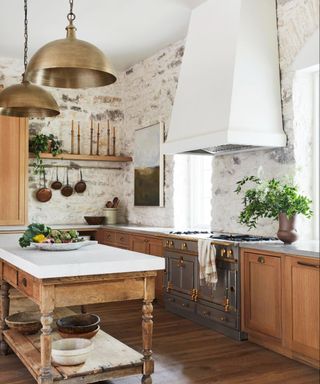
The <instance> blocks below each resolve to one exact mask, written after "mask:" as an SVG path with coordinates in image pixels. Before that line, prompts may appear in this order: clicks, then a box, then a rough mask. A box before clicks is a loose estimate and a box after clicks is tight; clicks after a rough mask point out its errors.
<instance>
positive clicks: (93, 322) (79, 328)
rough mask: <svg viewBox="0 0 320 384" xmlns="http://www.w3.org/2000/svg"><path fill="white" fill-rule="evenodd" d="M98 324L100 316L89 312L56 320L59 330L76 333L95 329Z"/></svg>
mask: <svg viewBox="0 0 320 384" xmlns="http://www.w3.org/2000/svg"><path fill="white" fill-rule="evenodd" d="M99 324H100V317H99V316H98V315H94V314H89V313H85V314H80V315H72V316H67V317H62V318H61V319H59V320H57V327H58V331H59V332H62V333H69V334H78V335H79V334H81V333H82V334H83V333H89V332H93V331H95V330H96V329H97V327H98V325H99Z"/></svg>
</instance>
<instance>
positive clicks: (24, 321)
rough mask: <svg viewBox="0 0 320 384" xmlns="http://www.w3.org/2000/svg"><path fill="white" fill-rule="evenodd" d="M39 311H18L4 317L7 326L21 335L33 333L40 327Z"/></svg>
mask: <svg viewBox="0 0 320 384" xmlns="http://www.w3.org/2000/svg"><path fill="white" fill-rule="evenodd" d="M40 318H41V313H40V312H19V313H14V314H13V315H10V316H8V317H7V318H6V319H5V322H6V324H7V326H8V327H9V328H10V329H14V330H16V331H18V332H20V333H22V334H23V335H33V334H34V333H37V332H39V331H40V329H41V322H40Z"/></svg>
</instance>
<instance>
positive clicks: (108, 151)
mask: <svg viewBox="0 0 320 384" xmlns="http://www.w3.org/2000/svg"><path fill="white" fill-rule="evenodd" d="M107 132H108V147H107V155H108V156H110V120H108V131H107Z"/></svg>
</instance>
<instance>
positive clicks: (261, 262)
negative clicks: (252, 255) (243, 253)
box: [258, 256, 266, 264]
mask: <svg viewBox="0 0 320 384" xmlns="http://www.w3.org/2000/svg"><path fill="white" fill-rule="evenodd" d="M265 262H266V259H265V258H264V257H262V256H260V257H258V263H260V264H265Z"/></svg>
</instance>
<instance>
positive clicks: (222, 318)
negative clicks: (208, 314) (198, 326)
mask: <svg viewBox="0 0 320 384" xmlns="http://www.w3.org/2000/svg"><path fill="white" fill-rule="evenodd" d="M214 320H216V321H227V319H226V318H225V317H224V316H222V317H215V318H214Z"/></svg>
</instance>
